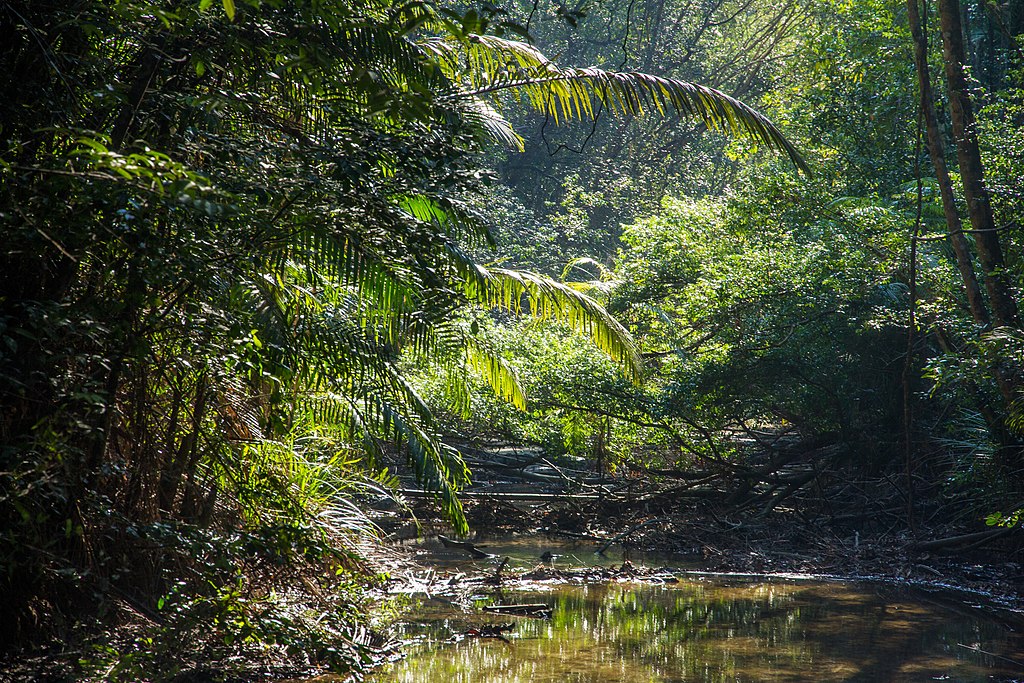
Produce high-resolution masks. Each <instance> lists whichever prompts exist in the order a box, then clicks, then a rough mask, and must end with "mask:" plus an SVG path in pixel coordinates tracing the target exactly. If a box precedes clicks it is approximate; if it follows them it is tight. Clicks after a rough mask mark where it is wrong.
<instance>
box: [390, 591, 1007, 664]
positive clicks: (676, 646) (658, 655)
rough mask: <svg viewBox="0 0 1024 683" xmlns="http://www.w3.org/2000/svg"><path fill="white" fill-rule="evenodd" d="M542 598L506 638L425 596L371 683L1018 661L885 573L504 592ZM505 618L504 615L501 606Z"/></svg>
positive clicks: (967, 622)
mask: <svg viewBox="0 0 1024 683" xmlns="http://www.w3.org/2000/svg"><path fill="white" fill-rule="evenodd" d="M503 597H504V598H505V600H506V601H507V602H547V603H548V604H550V605H552V606H553V607H554V614H553V616H552V618H551V620H550V621H542V620H534V619H519V620H517V623H516V630H515V631H514V632H513V634H512V636H511V641H512V642H511V643H504V642H502V641H500V640H497V639H479V638H466V639H465V640H462V641H460V642H453V641H452V639H451V637H452V635H453V634H456V633H462V632H464V631H465V630H466V629H468V628H470V627H479V626H481V625H483V624H494V623H500V622H501V621H503V620H502V619H501V618H498V617H495V616H493V615H488V614H481V613H478V612H477V613H466V612H464V611H461V610H458V609H457V608H452V607H451V606H448V605H445V604H443V603H440V602H432V601H425V602H424V603H423V604H422V605H421V607H420V611H419V614H418V615H417V618H418V619H419V622H418V623H417V624H411V625H410V626H409V627H408V628H407V631H406V635H407V636H408V637H417V636H418V637H420V638H421V639H422V640H421V641H420V642H419V643H418V644H416V645H413V646H412V647H410V648H409V651H408V657H407V658H406V659H405V660H403V661H401V662H398V663H396V664H394V665H392V666H390V667H389V668H388V669H387V670H386V671H384V672H381V673H380V674H378V675H377V677H376V678H374V679H373V680H374V682H375V683H412V682H416V683H442V682H443V683H470V682H473V683H476V682H480V681H494V682H496V683H527V682H530V683H611V682H613V681H614V682H617V683H653V682H656V683H671V682H679V681H708V682H719V681H787V682H802V681H808V682H810V681H815V682H817V681H865V682H867V681H872V682H875V681H928V680H943V681H993V680H1009V679H1011V678H1013V677H1022V676H1024V670H1022V668H1021V667H1015V666H1013V665H1012V664H1010V663H1009V662H1006V661H1004V660H1001V659H999V658H997V657H993V656H988V655H982V654H978V653H976V652H972V651H970V650H968V649H967V648H965V647H962V646H961V644H962V645H967V646H971V647H975V648H980V649H982V650H985V651H988V652H994V653H997V654H998V655H1001V656H1003V657H1008V658H1011V659H1015V660H1017V661H1024V652H1022V647H1024V642H1022V640H1021V638H1020V636H1019V635H1017V634H1015V633H1013V632H1012V631H1010V630H1009V629H1008V628H1007V627H1006V626H1005V625H1001V624H1000V623H998V622H996V621H994V620H990V619H988V618H986V617H985V616H984V615H983V614H980V613H975V612H974V611H971V610H968V609H966V608H964V607H956V606H954V605H952V604H939V603H935V602H932V601H930V599H929V598H927V597H925V596H922V595H917V596H912V595H910V594H908V593H906V592H901V591H900V590H899V589H895V588H888V587H883V588H880V587H863V586H861V587H858V586H855V585H850V584H822V583H810V582H782V581H771V582H765V581H760V582H746V581H732V582H728V583H723V582H720V581H719V582H711V581H693V582H685V583H682V584H679V585H677V586H670V587H661V586H643V585H634V584H629V585H627V584H611V585H594V586H561V587H557V588H553V589H552V590H551V591H550V592H545V593H518V594H515V595H512V594H506V595H504V596H503ZM506 621H507V619H506Z"/></svg>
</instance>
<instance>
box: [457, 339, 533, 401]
mask: <svg viewBox="0 0 1024 683" xmlns="http://www.w3.org/2000/svg"><path fill="white" fill-rule="evenodd" d="M466 358H467V360H468V361H469V364H470V366H471V367H472V368H473V369H474V370H476V371H477V372H479V373H480V374H481V375H482V376H483V377H484V379H486V380H487V383H488V384H489V385H490V386H491V389H493V390H494V393H496V394H497V395H498V396H500V397H501V398H503V399H505V400H506V401H508V402H509V403H511V404H512V405H514V406H515V407H516V408H519V410H523V411H525V410H526V391H525V390H524V389H523V385H522V382H520V381H519V374H518V373H517V372H516V369H515V368H514V367H512V366H511V365H510V364H509V363H508V361H506V360H505V359H504V358H502V357H500V356H498V355H497V354H495V353H494V352H492V351H491V350H490V349H487V348H484V347H483V346H481V345H480V344H478V343H477V342H475V341H473V340H471V339H470V340H467V342H466Z"/></svg>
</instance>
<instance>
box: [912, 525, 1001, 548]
mask: <svg viewBox="0 0 1024 683" xmlns="http://www.w3.org/2000/svg"><path fill="white" fill-rule="evenodd" d="M1011 531H1013V527H1010V528H1004V529H994V530H993V529H990V530H988V531H977V532H975V533H973V534H961V535H960V536H948V537H946V538H938V539H935V540H933V541H920V542H918V543H914V544H912V545H911V546H910V547H911V548H913V549H914V550H938V549H940V548H949V547H951V546H958V545H963V544H965V543H973V544H974V545H972V547H973V548H977V547H979V546H981V545H983V544H985V543H989V542H991V541H994V540H995V539H997V538H999V537H1000V536H1005V535H1006V534H1008V533H1010V532H1011Z"/></svg>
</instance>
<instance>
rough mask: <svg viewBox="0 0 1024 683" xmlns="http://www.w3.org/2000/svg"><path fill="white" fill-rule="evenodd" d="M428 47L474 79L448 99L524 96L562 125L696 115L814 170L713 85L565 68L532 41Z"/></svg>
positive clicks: (456, 76) (476, 40)
mask: <svg viewBox="0 0 1024 683" xmlns="http://www.w3.org/2000/svg"><path fill="white" fill-rule="evenodd" d="M423 47H424V51H426V52H429V53H432V54H434V55H436V56H437V58H438V60H439V62H440V63H441V65H442V68H443V69H444V70H445V71H446V73H448V74H449V77H450V78H451V79H452V80H453V81H458V80H460V77H461V80H463V81H464V80H466V79H468V80H469V86H468V87H467V88H464V89H461V90H457V91H455V92H453V93H451V94H448V95H446V96H444V97H442V100H444V99H445V98H447V99H453V100H458V99H478V98H481V97H484V96H486V95H494V94H497V93H500V92H513V93H520V94H522V95H524V96H525V99H526V100H527V101H528V102H529V103H530V105H531V106H532V107H533V108H534V109H536V110H537V111H540V112H542V113H544V114H545V115H548V116H550V117H552V119H554V121H555V122H556V123H558V122H560V121H563V120H570V119H573V120H575V119H592V118H594V117H595V115H596V112H597V111H598V110H599V109H600V110H603V111H608V112H611V113H618V114H623V115H628V116H641V115H643V114H644V113H646V112H647V111H648V110H653V111H655V112H657V113H658V114H660V115H662V116H664V115H665V114H667V113H668V112H669V111H674V112H675V113H677V114H679V115H681V116H686V117H690V118H696V119H698V120H700V121H701V122H702V123H704V124H705V125H706V126H707V127H708V128H711V129H714V130H719V131H722V132H725V133H730V134H734V135H746V136H748V137H750V138H751V139H753V140H755V141H758V142H760V143H763V144H764V145H766V146H767V147H769V148H770V149H775V150H778V151H779V152H782V153H783V154H785V155H787V156H788V157H789V158H790V160H791V161H792V162H793V164H794V165H796V166H797V168H799V169H800V170H801V171H803V172H805V173H808V174H809V173H810V172H811V171H810V168H809V167H808V166H807V163H806V162H805V161H804V159H803V157H802V156H801V155H800V153H799V152H798V151H797V149H796V147H794V146H793V145H792V143H790V142H789V141H788V140H787V139H786V138H785V136H784V135H783V134H782V132H781V131H780V130H779V129H778V128H777V127H776V126H775V124H773V123H772V122H771V121H770V120H768V118H767V117H765V116H764V115H763V114H761V113H760V112H758V111H757V110H755V109H753V108H752V107H750V106H748V105H746V104H744V103H742V102H740V101H739V100H737V99H735V98H734V97H731V96H730V95H727V94H726V93H724V92H722V91H720V90H716V89H714V88H709V87H707V86H703V85H699V84H697V83H691V82H689V81H683V80H680V79H675V78H664V77H661V76H654V75H651V74H645V73H639V72H635V71H630V72H617V71H605V70H603V69H599V68H597V67H586V68H566V67H560V66H558V65H556V64H555V63H554V62H552V61H551V60H549V59H547V58H546V57H545V56H544V55H543V54H542V53H541V52H540V51H538V50H537V49H536V48H535V47H533V46H532V45H528V44H526V43H521V42H518V41H513V40H507V39H503V38H497V37H494V36H469V37H468V38H467V39H464V40H452V39H451V38H448V39H436V40H433V41H429V42H428V43H425V44H424V45H423ZM460 59H461V61H460ZM460 66H461V67H462V70H461V75H460V70H459V69H460Z"/></svg>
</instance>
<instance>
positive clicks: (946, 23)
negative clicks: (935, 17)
mask: <svg viewBox="0 0 1024 683" xmlns="http://www.w3.org/2000/svg"><path fill="white" fill-rule="evenodd" d="M939 20H940V22H941V27H942V54H943V58H944V61H945V67H946V82H947V84H948V88H949V104H950V110H951V113H952V118H953V137H954V138H955V140H956V149H957V159H958V160H959V162H960V176H961V178H962V180H963V185H964V196H965V197H966V199H967V211H968V215H969V216H970V219H971V227H972V228H973V229H974V236H975V244H976V245H977V249H978V260H979V261H980V262H981V267H982V271H983V272H984V274H985V290H986V291H987V292H988V297H989V302H990V303H991V306H992V315H993V317H994V318H995V322H996V324H997V325H999V326H1006V325H1009V326H1016V325H1017V304H1016V302H1015V301H1014V299H1013V295H1012V294H1011V289H1010V284H1009V281H1008V279H1007V276H1006V271H1005V267H1004V262H1003V250H1002V247H1001V246H1000V244H999V234H998V233H997V232H996V224H995V218H994V216H993V215H992V204H991V202H990V201H989V193H988V189H987V188H986V187H985V176H984V169H983V167H982V165H981V151H980V149H979V148H978V133H977V130H976V124H975V120H974V111H973V109H972V106H971V98H970V94H969V93H968V90H967V87H968V86H967V78H966V76H965V75H964V38H963V28H962V25H961V23H960V1H959V0H939Z"/></svg>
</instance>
